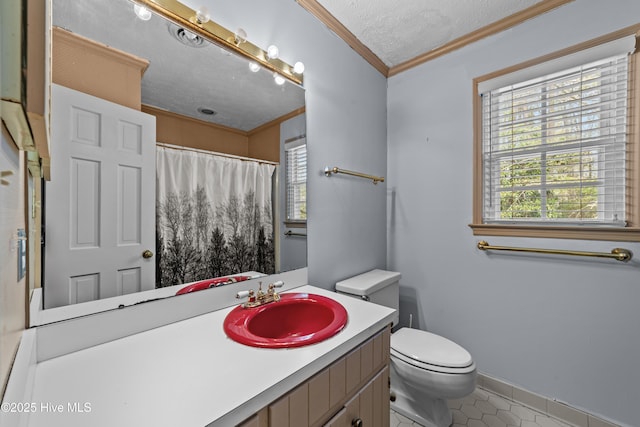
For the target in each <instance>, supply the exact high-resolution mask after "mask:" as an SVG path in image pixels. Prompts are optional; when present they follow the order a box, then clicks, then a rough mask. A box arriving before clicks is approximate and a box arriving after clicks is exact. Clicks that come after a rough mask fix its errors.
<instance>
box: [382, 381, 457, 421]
mask: <svg viewBox="0 0 640 427" xmlns="http://www.w3.org/2000/svg"><path fill="white" fill-rule="evenodd" d="M391 393H392V395H395V397H396V400H395V402H391V409H392V410H394V411H396V412H397V413H399V414H401V415H404V416H405V417H407V418H409V419H411V420H413V421H415V422H416V423H418V424H421V425H423V426H424V427H449V426H450V425H451V423H452V421H453V419H452V416H451V409H449V406H448V405H447V402H446V401H445V400H442V399H434V398H425V397H424V396H423V397H422V399H421V401H420V404H419V405H420V406H419V407H417V402H415V401H413V400H412V399H409V398H407V396H405V395H404V394H403V393H402V391H400V390H394V389H393V386H392V387H391Z"/></svg>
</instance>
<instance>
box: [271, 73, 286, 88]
mask: <svg viewBox="0 0 640 427" xmlns="http://www.w3.org/2000/svg"><path fill="white" fill-rule="evenodd" d="M273 81H274V82H276V84H277V85H278V86H282V85H283V84H284V77H282V76H281V75H280V74H278V73H273Z"/></svg>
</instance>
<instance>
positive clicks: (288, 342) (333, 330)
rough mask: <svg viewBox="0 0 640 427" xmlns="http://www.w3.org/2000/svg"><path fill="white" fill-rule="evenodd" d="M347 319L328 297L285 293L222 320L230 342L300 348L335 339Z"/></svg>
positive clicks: (232, 312) (342, 311) (233, 313)
mask: <svg viewBox="0 0 640 427" xmlns="http://www.w3.org/2000/svg"><path fill="white" fill-rule="evenodd" d="M347 318H348V316H347V311H346V310H345V308H344V307H343V306H342V304H340V303H339V302H337V301H334V300H332V299H331V298H327V297H323V296H322V295H316V294H306V293H286V294H281V295H280V301H278V302H272V303H268V304H265V305H261V306H259V307H255V308H243V307H242V306H238V307H236V308H234V309H233V310H231V312H230V313H229V314H228V315H227V317H226V318H225V319H224V331H225V333H226V334H227V336H229V338H231V339H232V340H234V341H237V342H239V343H241V344H246V345H249V346H253V347H263V348H289V347H301V346H304V345H309V344H314V343H317V342H320V341H324V340H326V339H327V338H330V337H332V336H334V335H335V334H337V333H338V332H340V331H341V330H342V329H343V328H344V327H345V325H346V324H347Z"/></svg>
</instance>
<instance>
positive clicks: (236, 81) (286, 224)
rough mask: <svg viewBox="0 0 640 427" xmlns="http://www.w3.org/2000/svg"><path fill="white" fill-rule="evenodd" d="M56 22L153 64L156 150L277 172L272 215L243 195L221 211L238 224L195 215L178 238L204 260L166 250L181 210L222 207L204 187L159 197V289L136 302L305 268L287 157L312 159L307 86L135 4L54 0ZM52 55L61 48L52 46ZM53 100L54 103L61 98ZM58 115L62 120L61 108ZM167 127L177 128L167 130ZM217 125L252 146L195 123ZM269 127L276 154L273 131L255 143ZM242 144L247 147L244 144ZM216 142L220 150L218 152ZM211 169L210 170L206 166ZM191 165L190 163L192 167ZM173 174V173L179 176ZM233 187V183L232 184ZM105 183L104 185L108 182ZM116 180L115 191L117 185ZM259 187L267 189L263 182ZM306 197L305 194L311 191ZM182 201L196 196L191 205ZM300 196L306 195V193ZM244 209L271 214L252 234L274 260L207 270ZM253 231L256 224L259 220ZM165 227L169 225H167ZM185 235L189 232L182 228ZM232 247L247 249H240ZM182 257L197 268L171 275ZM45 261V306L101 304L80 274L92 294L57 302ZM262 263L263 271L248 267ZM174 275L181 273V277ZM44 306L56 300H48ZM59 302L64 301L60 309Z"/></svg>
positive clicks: (150, 104)
mask: <svg viewBox="0 0 640 427" xmlns="http://www.w3.org/2000/svg"><path fill="white" fill-rule="evenodd" d="M52 23H53V26H54V28H56V27H57V28H60V29H63V30H65V31H68V32H71V33H73V34H76V35H80V36H82V37H84V38H87V39H89V40H92V41H95V42H98V43H101V44H104V45H106V46H109V47H113V48H115V49H118V50H120V51H123V52H126V53H128V54H131V55H134V56H136V57H139V58H143V59H146V60H148V62H149V65H148V68H147V69H146V70H145V71H144V74H143V77H142V95H141V101H142V111H143V112H145V113H149V114H152V115H155V116H156V118H157V120H158V126H157V131H158V132H157V141H158V147H160V148H158V153H160V152H165V151H167V152H170V153H173V154H175V155H176V156H178V157H180V156H183V155H185V154H184V153H188V154H186V156H188V157H193V156H200V155H203V156H205V157H207V158H208V157H209V156H213V157H216V158H221V159H223V162H226V161H232V162H236V163H237V161H239V162H240V163H246V164H255V165H258V166H264V165H267V166H268V167H269V168H270V169H268V171H272V172H267V173H272V175H271V176H270V177H269V179H270V181H269V186H270V187H271V188H270V190H271V195H270V197H271V200H270V202H271V204H270V206H271V211H270V212H264V210H265V209H264V208H263V205H262V204H259V205H258V204H255V205H252V206H249V205H245V204H244V202H245V199H247V198H245V197H244V196H242V197H238V198H236V199H234V200H232V202H229V201H227V202H226V205H224V206H223V210H224V211H225V212H231V211H234V212H233V213H234V215H235V218H236V220H235V222H234V220H233V219H232V220H228V219H227V220H224V219H221V218H220V214H219V213H213V214H212V213H211V212H210V211H209V210H207V209H208V208H206V209H205V210H202V211H201V213H203V214H207V213H208V214H207V215H208V217H207V215H205V218H202V216H203V215H201V214H200V215H199V214H194V215H193V217H199V218H200V219H199V220H196V223H194V224H193V226H191V227H190V230H191V231H190V232H191V233H192V234H190V235H187V236H185V237H184V239H183V240H182V242H178V243H179V244H182V245H185V244H187V243H189V242H191V243H189V244H191V245H192V247H191V248H190V250H192V251H194V250H197V251H199V254H195V255H194V252H192V253H191V254H189V253H182V254H175V253H173V254H172V253H168V252H167V251H169V252H170V251H171V250H172V249H171V245H170V244H168V243H167V240H170V239H171V238H172V237H173V234H175V232H176V230H177V228H176V227H182V225H181V223H182V222H184V221H183V220H184V217H183V216H181V215H182V214H183V213H184V212H183V210H184V209H185V205H188V206H189V209H193V210H197V209H198V206H203V205H211V204H214V203H216V202H213V201H211V200H208V199H207V200H206V201H204V202H202V200H201V199H200V198H199V196H200V195H202V194H204V193H205V192H206V191H205V190H204V189H203V188H204V187H201V186H200V185H199V184H198V185H197V186H196V187H194V188H190V189H188V190H186V191H177V190H176V191H173V193H172V192H171V190H167V191H166V192H165V193H163V196H162V197H163V198H162V200H158V201H157V204H156V205H157V209H156V210H155V212H156V214H157V215H156V219H157V220H158V227H157V228H158V235H159V236H160V239H158V242H157V244H156V246H155V248H150V249H153V250H152V251H150V252H151V254H150V255H149V256H150V257H153V260H154V262H155V264H156V268H155V272H156V283H155V286H149V284H148V283H147V284H146V285H145V286H144V287H143V289H139V290H146V291H145V296H144V297H141V298H139V299H142V300H145V299H149V297H150V295H151V296H152V297H154V298H155V297H160V298H164V297H167V296H173V295H175V294H176V290H177V289H178V290H179V289H181V287H176V286H175V285H176V284H177V283H191V282H193V281H195V280H203V279H205V278H207V279H213V278H220V277H222V278H230V277H234V276H238V275H240V276H242V277H243V278H246V277H256V275H265V274H266V275H268V274H271V273H279V272H283V271H286V270H290V269H296V268H301V267H305V266H306V228H305V226H306V223H305V222H304V221H298V222H296V221H289V220H288V216H287V204H286V201H287V197H286V193H287V191H288V192H289V194H291V192H292V191H293V192H295V191H299V189H297V188H296V187H295V185H294V186H293V187H292V186H287V183H288V181H287V180H288V179H290V178H287V175H286V167H285V158H290V161H299V162H305V161H306V157H300V154H299V152H300V150H299V147H300V146H301V145H305V144H306V135H305V133H306V131H305V114H304V90H303V89H302V88H301V87H300V86H298V85H296V84H293V83H291V82H289V81H285V83H284V84H277V83H276V82H275V81H274V75H273V72H271V71H268V70H265V69H259V70H258V71H255V69H254V70H251V67H250V61H249V60H247V59H246V58H243V57H240V56H238V55H236V54H234V53H230V52H228V51H227V50H225V49H223V48H221V47H219V46H217V45H214V44H212V43H210V42H208V41H206V40H205V39H203V38H201V37H199V36H197V35H195V34H193V33H192V32H190V31H187V30H185V29H184V28H181V27H180V26H178V25H176V24H174V23H172V22H169V21H167V20H166V19H164V18H162V17H160V16H158V15H155V14H152V16H151V17H150V19H148V20H145V19H141V18H140V17H139V16H137V15H136V14H135V13H134V3H133V2H131V1H130V0H110V1H104V0H83V1H69V0H53V2H52ZM239 37H240V38H239V39H238V40H236V42H240V43H241V42H242V34H241V32H240V34H239ZM54 43H55V39H54ZM55 55H56V49H55V48H54V56H55ZM55 60H56V58H55V57H54V61H55ZM54 83H55V82H54ZM52 97H53V104H54V106H55V103H56V99H55V97H56V93H55V92H54V93H53V95H52ZM52 114H56V112H55V108H54V110H53V113H52ZM167 117H168V118H167ZM176 123H177V125H176ZM171 124H173V125H172V126H173V127H172V128H171V129H170V130H167V128H168V127H170V125H171ZM187 124H188V125H189V126H187ZM207 124H210V125H207ZM274 124H275V126H274ZM211 125H213V126H214V127H215V128H216V129H221V130H223V131H226V132H229V133H230V134H234V133H235V134H237V135H240V136H242V138H241V139H242V142H241V144H248V148H247V146H244V145H243V146H234V141H235V140H234V138H230V141H229V142H228V143H224V144H220V143H219V142H218V143H216V144H209V142H208V141H207V140H206V138H201V137H200V135H199V134H198V131H197V129H199V127H198V126H200V128H202V126H205V127H206V126H211ZM269 128H277V129H278V132H276V136H275V138H277V143H276V145H275V148H274V145H273V143H272V142H271V143H264V144H267V145H266V146H262V145H261V144H263V141H264V140H266V139H269V138H274V136H273V132H271V131H270V130H267V131H266V132H264V133H265V135H266V136H260V137H258V138H255V139H254V140H253V141H251V138H252V137H253V136H255V135H258V134H259V133H260V131H261V130H264V129H269ZM194 129H195V130H194ZM246 140H249V142H248V143H246V142H245V141H246ZM52 143H53V144H56V141H55V140H53V141H52ZM269 144H270V145H269ZM212 146H214V148H213V149H212V148H211V147H212ZM220 147H222V149H221V148H220ZM296 153H298V154H297V156H298V157H296ZM55 156H56V153H55V151H54V152H53V153H52V168H56V167H62V165H64V164H65V163H64V162H65V161H66V160H65V159H62V161H60V160H59V159H57V158H56V157H55ZM158 156H159V157H158V161H157V163H158V165H160V164H161V163H162V164H171V162H172V161H173V160H172V159H168V160H167V159H165V158H162V159H161V158H160V154H158ZM251 159H254V160H251ZM182 165H183V166H180V167H182V168H185V166H184V164H182ZM207 165H209V163H207ZM208 167H210V166H206V167H205V168H208ZM187 168H189V167H188V166H187ZM225 168H226V166H225ZM159 170H160V169H159ZM225 170H226V169H225ZM294 171H295V169H294ZM163 173H164V172H163ZM167 173H168V174H172V175H175V171H174V170H172V171H170V172H167ZM158 174H160V172H158ZM245 174H246V172H245ZM198 179H200V178H198ZM160 181H161V178H158V181H157V182H158V187H159V188H160V187H163V186H164V184H162V183H160ZM202 181H208V179H206V178H205V179H203V180H202ZM222 181H225V180H224V179H223V180H222ZM226 181H228V180H226ZM231 181H232V182H234V185H236V184H235V180H233V179H232V180H231ZM106 184H107V183H103V185H106ZM113 184H114V185H115V183H113ZM202 184H205V182H202ZM261 185H263V186H264V184H261ZM255 191H257V190H254V189H251V190H249V193H250V194H251V196H254V192H255ZM302 191H305V192H306V189H303V190H302ZM209 192H212V193H220V192H223V190H221V189H215V190H209ZM167 195H168V196H167ZM172 195H173V196H172ZM185 195H187V196H188V197H189V198H190V200H187V199H186V198H185ZM47 196H50V194H47ZM303 196H305V197H306V193H305V194H303ZM172 197H173V198H172ZM247 200H248V199H247ZM251 200H254V199H251ZM45 203H46V205H45V212H48V208H49V207H50V206H51V204H53V203H57V200H56V199H55V198H54V199H53V200H52V199H51V198H48V199H45ZM303 209H304V207H303ZM248 210H252V212H254V213H253V217H254V218H255V217H256V216H263V217H270V216H271V218H270V219H271V223H270V225H267V226H265V227H262V228H263V229H262V230H260V233H262V234H265V236H264V237H263V236H262V234H260V233H257V234H256V233H254V235H260V236H261V237H260V239H264V242H265V245H262V247H261V248H259V249H258V250H257V251H258V252H259V251H260V250H264V249H265V247H266V248H267V249H268V250H271V251H272V252H273V261H272V262H269V261H267V262H266V263H263V264H255V263H254V264H251V265H249V264H246V263H244V264H243V263H242V262H237V261H230V262H229V263H228V264H229V265H227V266H225V267H224V268H223V267H222V266H218V267H217V268H213V267H211V262H209V261H207V262H205V261H206V258H207V254H211V247H207V245H208V244H209V243H208V242H210V241H212V240H215V237H216V232H218V231H221V232H223V231H224V228H225V227H226V228H229V227H230V226H229V224H228V222H229V221H230V222H231V223H233V224H232V225H231V227H232V228H233V227H235V230H234V232H233V233H232V234H233V237H228V236H227V237H224V238H223V242H222V246H225V241H226V245H227V246H232V240H233V238H235V237H237V234H238V230H240V229H241V228H242V229H245V228H247V226H246V225H244V226H243V225H242V224H240V225H239V224H238V221H241V220H242V218H243V217H247V216H251V215H247V214H246V212H247V211H248ZM46 218H47V219H46V224H45V225H46V228H47V229H51V227H55V226H56V224H55V220H52V216H47V217H46ZM305 219H306V218H305ZM152 220H153V218H149V221H152ZM52 221H53V223H52ZM197 221H200V222H197ZM221 221H222V222H221ZM225 221H226V225H225ZM171 224H173V225H174V228H173V229H171ZM160 225H162V227H161V226H160ZM250 226H251V227H254V228H256V225H255V224H252V225H250ZM163 227H164V228H163ZM167 227H169V228H168V229H167ZM258 227H261V226H258ZM181 233H182V234H184V230H182V231H181ZM225 239H226V240H225ZM254 240H255V239H254ZM47 244H48V243H47ZM163 245H164V246H163ZM174 246H175V245H174ZM258 246H259V245H258ZM167 248H169V249H167ZM218 249H219V248H218ZM234 249H235V250H239V251H240V252H242V251H243V249H242V248H234ZM229 250H230V249H229ZM154 252H155V254H154ZM147 254H148V253H147ZM162 255H164V258H165V262H164V264H163V265H160V263H161V262H162V261H161V258H162ZM177 255H181V256H182V258H183V259H187V260H188V259H197V260H198V262H197V264H198V265H188V261H185V262H183V265H182V266H181V267H180V268H173V270H171V267H167V265H170V263H168V262H167V259H168V258H171V257H173V259H174V261H175V258H176V257H177ZM196 255H197V256H196ZM225 258H226V257H225ZM49 261H50V260H48V259H47V256H46V252H45V274H44V281H43V282H44V284H43V292H42V293H43V295H44V307H45V309H53V310H58V309H60V308H64V307H63V306H67V305H68V304H73V303H77V305H81V304H80V303H83V304H85V305H87V304H91V303H90V302H87V301H92V300H96V299H103V296H102V295H101V293H100V291H96V289H99V287H100V283H99V279H98V280H97V281H96V283H97V285H96V286H94V287H93V288H91V280H89V279H86V278H84V277H83V278H81V279H82V280H85V282H87V283H89V285H90V286H89V287H88V289H93V290H92V291H90V292H81V291H78V292H75V291H73V290H71V291H70V288H69V287H68V286H70V285H68V283H65V284H64V285H62V287H61V290H58V291H56V292H62V293H63V294H66V295H70V294H73V293H75V295H74V296H73V298H69V301H68V303H64V301H63V300H65V298H67V296H66V295H65V296H64V298H62V299H58V300H56V298H54V297H52V295H53V292H54V290H53V289H48V288H47V287H48V285H49V284H48V283H47V281H48V280H47V270H50V269H51V268H55V266H53V267H52V266H51V265H50V263H49ZM174 264H175V262H174ZM256 265H258V266H259V268H251V267H255V266H256ZM198 269H199V270H202V271H200V272H199V274H200V275H199V276H195V275H194V274H195V273H193V271H194V270H198ZM177 270H180V272H179V273H178V272H177ZM183 270H189V271H191V273H185V272H184V271H183ZM125 279H126V277H125ZM82 280H81V281H82ZM125 283H126V280H125ZM218 283H221V284H223V283H222V282H220V281H218V282H216V285H217V284H218ZM80 284H82V283H80ZM51 288H53V286H51ZM134 288H135V286H134ZM150 288H153V289H155V288H161V289H157V290H163V292H160V293H156V294H149V292H148V290H149V289H150ZM134 291H136V289H134ZM134 291H132V292H131V293H133V292H134ZM210 291H212V292H214V291H215V290H214V289H211V290H207V292H210ZM118 292H119V294H129V295H131V293H130V292H129V291H127V289H126V287H125V289H124V290H123V289H122V286H121V287H120V290H119V291H118ZM48 293H49V294H48ZM83 299H84V301H83ZM48 300H49V301H52V303H49V304H48V303H47V301H48ZM59 301H63V303H60V302H59ZM128 301H132V303H133V304H135V303H136V302H139V301H137V300H136V297H135V296H131V298H129V299H128ZM118 305H119V304H118ZM125 305H128V304H125ZM95 306H96V307H103V309H109V308H117V306H114V307H109V306H108V305H107V306H105V305H104V304H100V305H95ZM76 311H77V310H76Z"/></svg>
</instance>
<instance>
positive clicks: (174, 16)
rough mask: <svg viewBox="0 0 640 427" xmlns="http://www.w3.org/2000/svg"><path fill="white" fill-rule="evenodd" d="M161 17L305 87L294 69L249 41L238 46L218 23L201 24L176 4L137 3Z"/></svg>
mask: <svg viewBox="0 0 640 427" xmlns="http://www.w3.org/2000/svg"><path fill="white" fill-rule="evenodd" d="M135 1H136V3H138V4H140V5H144V6H145V7H147V8H148V9H150V10H153V11H154V12H156V13H157V14H158V15H160V16H163V17H164V18H166V19H168V20H170V21H173V22H175V23H176V24H177V25H180V26H182V27H183V28H184V29H186V30H188V31H191V32H193V33H195V34H198V35H199V36H201V37H203V38H205V39H206V40H208V41H210V42H211V43H214V44H216V45H218V46H221V47H224V48H225V49H228V50H230V51H232V52H235V53H237V54H238V55H241V56H244V57H245V58H247V59H249V60H251V61H255V62H257V63H259V64H260V65H262V66H263V67H265V68H266V69H268V70H271V71H273V72H276V73H278V74H280V75H281V76H282V77H284V78H286V79H287V80H289V81H291V82H293V83H296V84H298V85H301V86H302V83H303V76H302V74H297V73H294V72H293V66H291V65H289V64H287V63H286V62H284V61H282V60H281V59H277V58H276V59H270V58H269V57H268V56H267V52H266V51H264V50H262V49H261V48H260V47H258V46H256V45H254V44H253V43H251V42H249V41H245V42H243V43H236V33H235V32H233V31H229V30H228V29H226V28H224V27H223V26H221V25H219V24H217V23H216V22H214V21H212V20H209V21H207V22H198V19H197V18H196V14H197V12H196V11H194V10H193V9H191V8H189V7H187V6H185V5H184V4H182V3H180V2H179V1H176V0H135Z"/></svg>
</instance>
